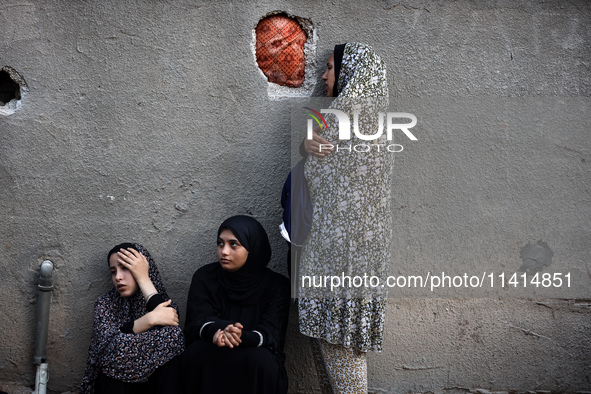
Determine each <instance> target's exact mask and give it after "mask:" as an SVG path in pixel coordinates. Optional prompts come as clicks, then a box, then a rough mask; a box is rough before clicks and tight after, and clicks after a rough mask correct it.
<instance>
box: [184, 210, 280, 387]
mask: <svg viewBox="0 0 591 394" xmlns="http://www.w3.org/2000/svg"><path fill="white" fill-rule="evenodd" d="M217 257H218V260H219V261H218V262H215V263H212V264H208V265H205V266H203V267H201V268H199V269H198V270H197V271H196V272H195V274H194V275H193V280H192V282H191V288H190V289H189V297H188V300H187V319H186V322H185V335H186V337H187V343H188V347H187V351H186V352H185V354H184V355H183V375H184V381H185V390H186V391H185V392H186V393H245V394H248V393H252V394H276V393H277V394H281V393H286V392H287V374H286V372H285V368H284V366H283V363H284V361H285V354H284V353H283V345H284V343H285V331H286V329H287V319H288V311H289V302H290V291H289V280H288V279H287V278H286V277H284V276H283V275H280V274H278V273H275V272H273V271H271V270H270V269H268V268H266V267H267V264H268V263H269V261H270V260H271V246H270V244H269V240H268V238H267V233H266V232H265V229H264V228H263V226H262V225H261V224H260V223H259V222H258V221H256V220H255V219H254V218H252V217H250V216H234V217H231V218H229V219H227V220H225V221H224V222H223V223H222V224H221V226H220V228H219V230H218V234H217Z"/></svg>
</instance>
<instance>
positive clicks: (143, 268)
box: [117, 248, 150, 285]
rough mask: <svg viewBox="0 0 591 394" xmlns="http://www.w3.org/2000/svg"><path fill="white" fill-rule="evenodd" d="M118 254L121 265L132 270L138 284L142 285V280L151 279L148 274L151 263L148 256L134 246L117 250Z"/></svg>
mask: <svg viewBox="0 0 591 394" xmlns="http://www.w3.org/2000/svg"><path fill="white" fill-rule="evenodd" d="M117 256H118V257H119V262H120V263H121V265H123V266H124V267H125V268H127V269H128V270H129V271H131V274H132V275H133V277H134V278H135V280H136V282H138V284H140V285H141V282H144V281H147V280H148V281H149V280H150V276H149V275H148V271H149V268H150V265H149V264H148V260H147V259H146V256H144V255H143V254H141V253H140V252H138V251H137V250H135V249H132V248H129V249H121V250H120V251H119V252H117Z"/></svg>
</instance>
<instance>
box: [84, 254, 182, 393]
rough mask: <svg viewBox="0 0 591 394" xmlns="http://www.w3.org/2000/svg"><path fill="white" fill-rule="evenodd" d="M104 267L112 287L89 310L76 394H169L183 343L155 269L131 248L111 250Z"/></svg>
mask: <svg viewBox="0 0 591 394" xmlns="http://www.w3.org/2000/svg"><path fill="white" fill-rule="evenodd" d="M107 262H108V264H109V270H110V272H111V279H112V281H113V285H114V287H113V289H111V290H110V291H109V292H108V293H107V294H105V295H103V296H102V297H99V299H98V300H97V301H96V303H95V306H94V323H93V329H92V339H91V342H90V349H89V351H88V360H87V362H86V370H85V373H84V378H83V379H82V385H81V387H80V393H110V394H113V393H125V394H135V393H166V392H171V391H170V390H174V385H175V379H176V378H170V376H169V372H170V369H171V363H170V360H172V359H173V358H174V357H175V356H177V355H179V354H181V353H182V352H183V350H184V337H183V333H182V331H181V329H180V327H179V318H178V312H177V307H176V305H175V304H174V303H172V301H171V300H170V299H169V297H168V295H167V294H166V290H165V289H164V285H163V283H162V279H161V278H160V273H159V272H158V268H157V267H156V264H155V263H154V261H153V260H152V257H151V256H150V253H148V251H147V250H146V249H145V248H144V247H143V246H141V245H139V244H131V243H123V244H120V245H117V246H115V247H114V248H113V249H111V251H110V252H109V254H108V256H107ZM177 360H180V359H177Z"/></svg>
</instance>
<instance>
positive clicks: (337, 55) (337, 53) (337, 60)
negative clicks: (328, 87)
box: [332, 43, 347, 97]
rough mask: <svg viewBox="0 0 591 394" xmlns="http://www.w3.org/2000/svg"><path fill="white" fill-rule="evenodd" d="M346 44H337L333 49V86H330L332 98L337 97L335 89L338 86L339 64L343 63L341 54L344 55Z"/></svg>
mask: <svg viewBox="0 0 591 394" xmlns="http://www.w3.org/2000/svg"><path fill="white" fill-rule="evenodd" d="M346 45H347V44H346V43H345V44H339V45H335V47H334V85H332V97H337V96H338V95H339V90H338V88H337V86H338V84H339V73H340V72H341V63H343V54H344V53H345V46H346Z"/></svg>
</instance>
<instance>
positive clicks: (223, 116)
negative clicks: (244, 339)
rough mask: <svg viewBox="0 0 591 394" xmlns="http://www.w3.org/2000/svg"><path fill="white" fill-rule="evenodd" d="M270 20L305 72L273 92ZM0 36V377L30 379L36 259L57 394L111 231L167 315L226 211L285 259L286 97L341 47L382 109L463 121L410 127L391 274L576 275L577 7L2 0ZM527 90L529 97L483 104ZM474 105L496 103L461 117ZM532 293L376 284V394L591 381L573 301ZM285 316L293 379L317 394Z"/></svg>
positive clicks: (581, 174) (587, 145) (590, 149)
mask: <svg viewBox="0 0 591 394" xmlns="http://www.w3.org/2000/svg"><path fill="white" fill-rule="evenodd" d="M274 11H284V12H286V13H288V14H290V15H294V16H298V17H300V18H303V19H304V20H306V21H308V22H309V26H308V28H309V29H310V30H309V31H310V32H311V33H312V34H311V36H310V37H309V44H307V45H309V47H308V48H307V56H308V59H307V62H308V63H307V69H306V73H307V74H306V82H305V83H304V86H303V87H302V88H298V89H296V90H293V89H291V90H290V88H287V87H283V88H282V89H278V88H276V87H274V86H269V83H268V82H267V80H266V78H265V77H264V75H263V74H262V72H261V71H260V70H259V69H258V66H257V63H256V59H255V55H254V37H253V30H254V28H255V27H256V25H257V23H258V21H259V20H260V18H261V17H263V16H265V15H267V14H269V13H272V12H274ZM0 32H1V33H0V67H3V66H10V67H12V68H14V69H15V70H17V71H18V72H19V73H20V74H21V75H22V76H23V78H24V79H25V81H26V83H27V86H28V92H26V94H25V95H24V96H23V98H22V103H21V104H22V105H21V107H20V108H19V109H18V110H17V111H16V112H14V113H13V114H11V115H5V116H2V115H0V223H2V224H1V226H0V243H1V245H0V246H1V247H0V278H2V284H1V285H0V299H1V300H2V301H1V303H0V316H1V318H0V332H1V333H2V336H1V338H0V380H3V381H12V382H19V383H25V384H32V383H33V382H34V366H33V363H32V360H33V345H34V341H35V314H36V306H37V290H36V286H37V281H38V276H37V275H38V274H37V273H38V269H39V265H40V263H41V262H42V261H43V260H45V259H49V260H51V261H52V262H53V263H54V265H55V267H56V268H55V271H54V278H55V288H54V290H53V292H52V301H51V315H50V331H49V339H48V343H49V346H48V352H47V356H48V362H49V365H50V384H49V388H50V389H51V390H55V391H66V390H72V391H73V390H75V389H76V388H77V386H78V384H79V381H80V379H81V377H82V373H83V369H84V364H85V359H86V355H87V349H88V344H89V338H90V332H91V326H92V307H93V303H94V300H95V299H96V298H97V297H98V296H99V295H101V294H103V293H105V292H106V291H107V290H108V289H109V288H110V282H109V280H110V279H109V276H108V272H107V269H106V262H105V254H106V252H107V251H108V250H109V249H110V248H111V247H112V246H113V245H115V244H117V243H119V242H122V241H137V242H140V243H142V244H144V245H145V246H146V247H147V248H148V249H149V250H150V251H151V253H152V255H153V257H154V259H155V261H156V262H157V263H159V267H160V271H161V273H162V276H163V279H164V281H165V283H166V285H167V288H168V291H169V294H170V295H171V297H172V298H174V299H175V300H177V302H178V303H179V304H180V307H181V311H182V314H183V318H184V311H185V298H186V294H187V291H188V287H189V281H190V278H191V275H192V273H193V272H194V270H196V269H197V268H198V267H199V266H201V265H203V264H206V263H209V262H213V261H214V259H215V254H214V242H215V239H214V236H215V231H216V229H217V226H218V225H219V224H220V223H221V222H222V220H223V219H224V218H226V217H228V216H231V215H234V214H250V215H254V216H255V217H256V218H257V219H259V220H260V221H261V223H263V225H264V226H265V228H266V229H267V231H268V233H269V235H270V238H271V241H272V245H273V248H274V260H273V263H272V268H273V269H275V270H277V271H279V272H282V273H286V267H285V262H284V256H285V253H286V248H285V243H284V241H283V240H282V238H281V237H280V235H279V232H278V230H277V228H278V225H279V223H280V222H281V214H282V212H281V207H280V205H279V196H280V190H281V187H282V185H283V181H284V179H285V175H286V174H287V172H288V170H289V168H290V139H291V125H290V100H291V98H290V97H289V96H293V95H303V96H306V95H307V96H310V95H316V96H321V95H322V94H323V92H324V85H323V83H322V81H321V80H320V75H321V74H322V72H323V67H324V64H325V62H326V59H327V58H328V55H329V54H330V52H331V51H332V48H333V46H334V45H335V44H337V43H342V42H351V41H359V42H365V43H368V44H370V45H372V46H373V47H374V48H375V49H376V51H377V52H378V53H380V54H381V55H382V57H383V59H384V61H385V63H386V64H387V67H388V76H389V83H390V93H391V96H392V100H391V102H392V103H393V105H398V107H399V108H402V107H404V102H409V103H410V102H412V103H413V105H412V106H411V107H408V108H405V109H404V111H406V112H413V111H416V112H417V113H421V111H426V112H429V109H431V114H432V112H433V110H432V109H433V108H439V110H440V111H441V119H444V120H445V122H446V123H445V124H446V125H450V124H453V122H454V121H455V119H453V118H452V119H450V116H449V114H448V113H446V109H445V108H446V105H452V104H453V103H464V102H465V103H468V104H467V107H470V108H471V109H470V111H471V112H470V113H468V114H466V117H465V118H463V119H462V122H460V124H459V126H458V127H457V128H454V127H447V126H446V127H441V126H440V125H439V126H438V125H437V124H434V123H425V122H424V123H423V124H422V125H421V124H420V123H419V124H418V125H417V129H416V130H417V136H418V141H415V142H413V143H410V142H408V143H407V141H406V140H405V142H404V147H405V150H404V152H402V153H400V154H397V156H396V160H395V164H394V165H395V169H394V173H395V175H394V179H393V182H394V188H393V196H392V206H393V215H394V223H395V226H394V235H393V249H394V251H395V257H394V260H393V264H392V266H393V272H394V273H396V274H398V275H401V274H404V275H407V274H411V273H412V274H416V273H426V272H427V271H429V270H431V269H433V267H434V266H435V267H437V266H438V264H441V266H440V267H439V268H440V270H446V271H448V270H451V271H453V269H454V267H462V268H461V269H464V267H467V266H469V265H470V264H473V266H476V267H485V268H482V269H481V271H488V272H493V271H494V269H499V270H500V269H503V268H506V269H507V270H509V271H511V272H516V271H518V269H519V268H520V267H521V266H522V265H523V264H525V263H526V262H528V261H529V262H530V263H531V262H532V261H533V263H532V264H534V265H535V264H536V261H538V260H536V254H535V253H536V251H539V253H541V254H540V255H539V256H538V257H539V258H540V260H539V261H546V260H547V259H549V258H550V256H551V260H552V264H553V265H552V267H557V268H556V270H555V271H557V272H559V271H560V267H562V266H565V267H568V269H569V270H571V272H572V278H573V281H575V279H576V280H579V279H580V280H581V281H583V280H589V277H590V274H589V272H591V263H590V262H589V261H590V259H589V257H590V255H591V253H590V249H589V246H590V240H589V237H590V235H591V222H590V211H591V209H590V193H589V185H590V182H589V181H590V180H591V177H590V175H591V171H590V169H589V165H590V163H591V154H590V153H591V142H589V130H591V124H589V117H588V116H587V117H585V114H586V113H588V112H589V109H590V108H589V101H588V99H589V97H590V96H591V78H590V69H589V68H590V59H591V40H590V39H591V37H590V36H591V3H589V2H587V1H582V0H581V1H570V2H537V1H508V0H507V1H503V0H500V1H491V2H485V1H454V2H452V1H414V0H408V1H404V0H401V1H397V0H372V1H363V2H349V1H340V0H336V1H330V2H329V1H311V0H304V1H297V2H296V1H276V0H271V1H253V2H239V1H228V0H222V1H216V2H214V1H190V0H178V1H143V0H138V1H134V2H121V1H115V0H105V1H77V2H55V1H49V0H40V1H36V2H24V1H15V0H7V1H3V2H2V4H0ZM423 99H424V100H425V101H422V100H423ZM515 100H517V101H515ZM519 100H522V101H519ZM523 100H525V102H526V103H527V105H532V103H534V104H535V103H539V106H538V110H537V111H527V112H525V116H523V117H519V116H516V117H515V118H514V119H511V121H505V120H503V119H500V118H502V116H499V117H495V116H494V113H500V114H507V113H510V109H511V107H513V106H514V105H521V104H522V103H523ZM536 100H539V101H536ZM433 102H436V103H438V104H437V105H439V107H437V106H435V107H433V106H428V108H427V109H425V108H422V107H421V105H420V103H433ZM449 103H452V104H449ZM474 103H477V104H478V103H480V104H479V105H480V106H481V107H487V108H486V109H487V114H489V115H490V116H488V117H486V118H479V116H478V109H474V108H473V107H474ZM515 103H517V104H515ZM425 106H427V104H425ZM454 108H455V109H457V105H456V106H455V107H454ZM557 109H559V110H557ZM547 114H551V115H547ZM545 116H546V117H545ZM429 119H436V117H435V118H434V117H431V118H429ZM540 119H543V121H541V120H540ZM420 120H421V117H420V116H419V121H420ZM470 120H471V121H472V123H469V122H468V121H470ZM517 121H519V122H521V123H519V125H520V126H519V127H517V126H516V123H514V122H517ZM526 125H527V126H526ZM421 132H422V134H421ZM528 245H529V246H528ZM536 245H538V246H539V248H538V247H536ZM546 246H547V248H546ZM540 248H541V249H540ZM530 251H534V252H530ZM532 253H533V254H532ZM544 259H546V260H544ZM456 260H457V261H458V264H461V265H458V266H455V265H454V264H455V263H454V262H455V261H456ZM542 265H543V264H542ZM490 267H496V268H493V271H491V268H490ZM540 269H546V270H548V268H547V267H546V266H543V267H541V268H540ZM460 271H461V270H460ZM460 271H457V272H460ZM498 272H500V271H494V273H495V274H497V273H498ZM564 273H566V272H564ZM577 283H585V282H580V281H579V282H577ZM573 287H575V286H574V285H573ZM528 291H529V290H526V291H525V292H522V293H521V294H520V295H519V296H518V297H515V296H508V297H505V296H503V294H499V293H498V292H492V293H490V294H486V295H485V296H482V295H481V294H480V293H475V292H474V293H473V292H471V291H469V290H466V291H465V292H463V293H462V294H459V295H457V296H454V297H448V296H445V297H444V296H441V297H439V296H437V293H434V294H433V296H431V297H425V296H421V297H413V296H412V294H411V295H408V294H406V295H404V297H402V296H401V297H391V298H390V299H389V302H388V314H387V322H386V336H385V350H384V352H382V353H381V354H370V355H369V379H370V381H369V385H370V389H371V391H374V392H391V393H400V392H435V393H443V392H446V393H452V392H466V391H469V390H475V389H478V388H480V389H483V390H491V391H508V390H518V391H526V390H530V391H531V390H547V391H560V392H577V391H591V370H590V369H589V365H590V364H591V309H590V308H591V303H590V302H589V300H590V299H591V296H587V295H586V294H587V293H585V289H581V288H577V289H576V290H572V292H569V290H568V289H565V291H564V292H563V293H561V294H560V296H559V297H558V296H557V297H554V296H552V297H545V296H544V294H545V293H543V292H539V291H538V292H534V291H533V290H532V293H528ZM292 309H294V310H293V311H292V314H291V322H290V328H289V340H288V344H287V349H286V352H287V356H288V361H287V368H288V374H289V377H290V391H291V392H294V393H295V392H302V393H307V392H314V391H315V390H316V391H317V390H318V388H317V383H316V376H315V371H314V366H313V363H312V360H311V356H310V350H309V348H308V342H307V339H306V338H304V337H303V336H301V335H299V334H298V332H297V314H296V313H295V308H292Z"/></svg>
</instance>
